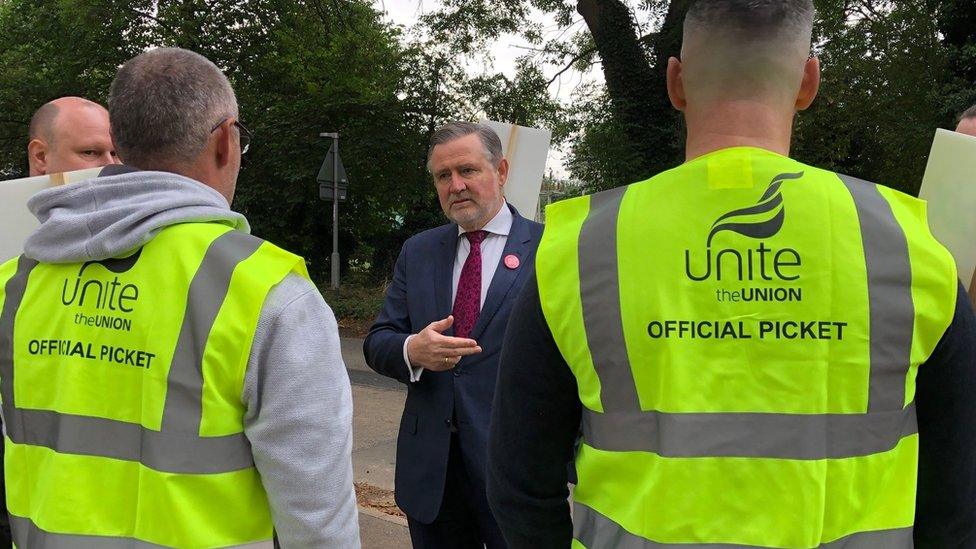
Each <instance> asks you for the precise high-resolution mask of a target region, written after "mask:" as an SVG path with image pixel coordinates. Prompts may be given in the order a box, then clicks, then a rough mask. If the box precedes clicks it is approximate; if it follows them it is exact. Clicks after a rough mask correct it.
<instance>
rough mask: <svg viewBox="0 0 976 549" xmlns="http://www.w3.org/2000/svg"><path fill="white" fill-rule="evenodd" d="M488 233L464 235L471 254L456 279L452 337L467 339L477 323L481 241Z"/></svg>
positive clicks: (479, 296)
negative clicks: (468, 243) (469, 245)
mask: <svg viewBox="0 0 976 549" xmlns="http://www.w3.org/2000/svg"><path fill="white" fill-rule="evenodd" d="M487 234H488V233H487V232H485V231H471V232H468V233H464V236H465V237H467V239H468V242H470V243H471V252H469V253H468V258H467V259H466V260H464V267H462V268H461V277H460V278H458V283H457V294H456V295H455V296H454V311H453V314H454V335H455V336H456V337H468V336H469V335H471V330H473V329H474V325H475V323H476V322H478V314H479V313H481V241H482V240H484V239H485V236H486V235H487Z"/></svg>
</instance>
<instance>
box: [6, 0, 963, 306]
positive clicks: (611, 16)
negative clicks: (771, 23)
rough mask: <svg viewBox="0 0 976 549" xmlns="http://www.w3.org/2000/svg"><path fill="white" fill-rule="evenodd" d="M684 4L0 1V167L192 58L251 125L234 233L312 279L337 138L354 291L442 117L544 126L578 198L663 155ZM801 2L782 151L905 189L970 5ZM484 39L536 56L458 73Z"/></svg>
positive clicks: (385, 247) (390, 232) (668, 153)
mask: <svg viewBox="0 0 976 549" xmlns="http://www.w3.org/2000/svg"><path fill="white" fill-rule="evenodd" d="M688 2H689V0H497V1H489V0H443V1H442V2H441V3H440V4H439V7H438V8H437V9H435V10H432V11H429V12H427V14H426V15H425V16H424V17H423V18H422V20H421V21H419V22H418V24H417V25H415V26H414V27H412V28H409V29H403V28H400V27H397V26H394V25H391V24H389V23H387V22H385V21H384V20H383V19H382V18H381V17H380V16H379V14H378V13H377V12H376V11H375V9H374V2H372V1H370V0H343V1H341V2H337V1H333V0H135V1H124V2H123V1H122V0H84V1H83V0H0V179H6V178H9V177H16V176H20V175H24V174H25V171H26V160H25V158H24V157H25V156H26V154H25V145H26V130H27V123H28V121H29V119H30V116H31V114H32V113H33V111H34V110H35V109H36V108H37V107H38V106H40V105H41V104H42V103H44V102H46V101H48V100H50V99H53V98H55V97H59V96H63V95H82V96H86V97H89V98H91V99H94V100H99V101H104V100H105V98H106V95H107V93H108V86H109V83H110V82H111V80H112V78H113V76H114V73H115V71H116V69H117V67H118V66H119V65H120V64H121V63H123V62H125V61H126V60H127V59H129V58H131V57H132V56H133V55H135V54H137V53H138V52H140V51H143V50H145V49H146V48H149V47H154V46H166V45H175V46H181V47H186V48H189V49H193V50H195V51H198V52H200V53H202V54H204V55H206V56H207V57H208V58H210V59H212V60H213V61H214V62H215V63H217V64H218V66H220V67H221V68H222V69H224V70H225V71H226V72H227V74H228V76H229V77H230V78H231V80H232V82H233V84H234V86H235V89H236V91H237V94H238V99H239V102H240V106H241V116H242V120H243V122H244V123H245V124H246V125H248V126H249V127H250V128H252V130H253V131H254V133H255V138H254V140H253V142H252V147H251V151H250V152H249V153H248V155H247V157H246V158H245V160H244V165H243V167H242V171H241V175H240V179H239V184H238V193H237V198H236V202H235V208H236V209H239V210H241V211H243V212H244V213H245V214H246V215H247V216H248V218H249V219H250V221H251V223H252V225H253V227H254V232H255V233H256V234H258V235H260V236H262V237H265V238H268V239H269V240H272V241H274V242H276V243H279V244H281V245H283V246H285V247H287V248H289V249H291V250H294V251H295V252H297V253H301V254H303V255H304V256H305V257H307V258H308V259H309V262H310V267H311V270H312V272H313V274H314V276H316V278H317V279H319V280H324V279H325V278H326V273H328V271H329V270H330V268H329V264H328V261H329V259H328V258H329V254H330V253H331V240H332V234H331V231H332V224H331V219H332V209H331V204H330V203H327V202H323V201H321V200H319V199H318V184H317V183H316V182H315V175H316V173H317V172H318V168H319V166H320V164H321V162H322V161H323V159H324V157H325V153H326V151H327V150H328V147H329V141H328V140H325V139H322V138H319V137H318V134H319V133H320V132H325V131H338V132H340V134H341V141H340V153H341V156H342V159H343V162H344V164H345V167H346V171H347V172H348V174H349V177H350V187H349V200H348V202H344V203H342V204H341V205H340V234H339V241H340V251H341V254H342V257H343V259H344V261H343V270H344V272H345V273H346V275H352V277H353V279H355V281H356V283H355V284H354V286H358V287H362V288H373V289H374V290H375V289H376V288H377V287H378V286H379V285H380V284H381V281H382V280H383V279H385V278H386V277H388V275H389V273H390V272H391V267H392V264H393V262H394V261H395V259H396V256H397V254H398V253H399V249H400V246H401V244H402V242H403V241H404V240H405V239H406V238H407V237H409V236H410V235H412V234H415V233H417V232H419V231H421V230H424V229H427V228H430V227H433V226H436V225H438V224H440V223H442V222H443V214H442V213H441V211H440V207H439V205H438V203H437V198H436V196H435V194H434V191H433V186H432V185H431V183H430V179H429V175H428V174H427V172H426V167H425V161H426V153H427V142H428V138H429V136H430V134H431V132H433V131H434V129H435V128H436V127H437V126H438V125H440V124H442V123H444V122H445V121H448V120H452V119H468V120H471V119H477V118H479V117H481V116H487V117H488V118H492V119H496V120H503V121H508V122H516V123H519V124H523V125H530V126H541V127H547V128H549V129H551V130H552V131H553V134H554V141H555V142H556V143H557V144H566V145H567V147H566V149H567V151H568V153H569V154H568V158H567V167H568V169H569V170H570V173H571V175H572V178H573V179H575V180H578V181H580V182H581V183H582V187H581V189H583V190H586V191H588V192H589V191H595V190H600V189H606V188H611V187H614V186H617V185H623V184H627V183H632V182H634V181H637V180H640V179H643V178H646V177H648V176H650V175H653V174H654V173H657V172H658V171H661V170H663V169H666V168H668V167H671V166H673V165H675V164H676V163H678V162H680V161H681V156H680V151H681V142H682V140H683V136H682V134H681V132H682V130H681V124H680V118H679V116H678V115H677V113H675V112H674V111H673V110H672V109H671V108H670V106H669V104H668V100H667V95H666V90H665V88H664V84H663V83H664V66H665V63H666V59H667V57H668V56H670V55H676V54H677V53H678V48H679V46H680V27H681V21H682V18H683V14H684V11H685V10H686V9H687V6H688ZM816 3H817V8H818V11H819V19H818V22H817V27H816V39H815V40H816V53H817V54H818V55H819V56H820V58H821V60H822V62H823V85H822V87H821V94H820V97H819V98H818V100H817V101H816V102H815V103H814V106H813V108H811V109H810V110H809V111H807V112H804V113H801V114H800V115H799V117H798V122H797V127H796V136H795V137H796V139H795V144H794V155H795V156H796V157H797V158H798V159H800V160H803V161H806V162H809V163H812V164H815V165H819V166H822V167H824V168H828V169H833V170H837V171H842V172H846V173H849V174H851V175H856V176H859V177H864V178H866V179H871V180H875V181H878V182H881V183H884V184H888V185H891V186H894V187H896V188H899V189H902V190H905V191H908V192H915V191H916V190H917V186H918V183H919V181H920V180H921V174H922V171H923V170H924V166H925V161H926V156H927V152H928V147H929V144H930V143H931V136H932V132H933V131H934V129H935V128H936V127H939V126H942V127H951V125H952V124H954V122H955V120H954V118H955V116H956V115H957V114H958V113H959V112H961V111H962V110H963V109H965V108H966V107H968V106H970V105H971V104H972V103H974V102H976V86H973V81H974V80H976V3H974V2H971V1H969V0H858V1H857V2H849V1H845V0H816ZM540 14H544V15H545V16H546V17H548V21H549V22H550V23H553V22H554V23H553V24H548V23H547V24H543V23H541V22H540V21H541V19H540V17H539V16H540ZM580 15H582V16H583V19H580ZM547 25H548V26H547ZM553 25H555V27H554V26H553ZM554 28H555V30H554ZM504 34H516V35H520V36H522V37H523V38H525V39H528V40H529V41H530V43H532V44H533V45H534V46H537V48H536V51H531V50H529V51H530V53H528V54H527V55H525V56H524V57H522V58H521V59H520V60H519V62H518V65H517V67H516V71H515V73H514V74H509V75H505V74H499V73H495V72H494V71H493V70H489V71H488V72H486V73H485V74H474V73H473V70H472V66H474V65H479V64H482V63H485V62H488V63H486V66H489V67H490V66H491V65H490V59H487V55H488V54H487V53H486V52H487V51H488V48H487V46H488V45H489V44H490V43H491V42H492V41H493V40H494V39H496V38H498V37H499V36H501V35H504ZM594 64H599V65H600V66H601V68H602V70H603V72H604V75H605V76H606V82H607V83H606V85H590V86H584V87H581V88H580V89H578V90H577V91H576V93H575V94H574V100H573V102H572V104H570V105H566V104H561V103H560V102H559V101H557V100H555V99H554V98H553V92H554V91H555V82H556V81H557V80H558V77H559V74H560V72H559V71H562V70H564V69H565V70H568V69H569V68H575V69H577V70H586V69H588V68H589V67H591V66H593V65H594ZM554 73H555V77H554V76H553V74H554ZM573 192H577V191H576V189H575V188H574V189H573ZM557 194H558V193H557ZM563 194H565V193H563ZM350 261H353V262H355V265H358V267H357V268H356V269H352V270H350V269H348V268H347V267H346V265H348V264H349V262H350ZM364 266H366V267H364ZM374 293H377V292H374ZM337 299H339V300H345V299H346V298H345V297H343V295H342V294H340V296H337ZM370 299H371V298H370ZM370 299H367V298H366V297H363V296H358V297H355V298H353V299H350V300H349V301H348V306H349V314H359V313H356V312H355V311H354V310H353V308H354V306H357V305H356V304H357V303H358V304H360V305H362V307H365V308H369V309H370V314H369V315H365V313H364V315H363V316H371V315H372V314H373V313H375V305H376V303H375V300H374V301H370ZM357 300H358V301H357ZM343 302H345V301H343ZM339 307H346V305H340V306H339ZM342 310H346V309H342ZM361 312H363V311H361Z"/></svg>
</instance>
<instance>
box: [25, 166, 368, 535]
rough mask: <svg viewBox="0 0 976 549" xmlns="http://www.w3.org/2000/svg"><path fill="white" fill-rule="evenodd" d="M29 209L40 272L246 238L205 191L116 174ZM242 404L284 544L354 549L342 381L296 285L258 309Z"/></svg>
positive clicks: (29, 250)
mask: <svg viewBox="0 0 976 549" xmlns="http://www.w3.org/2000/svg"><path fill="white" fill-rule="evenodd" d="M28 207H29V208H30V209H31V211H32V212H33V213H34V215H35V216H36V217H37V219H38V220H40V222H41V226H40V228H39V229H38V230H37V231H36V232H35V233H34V234H32V235H31V236H30V238H29V239H28V240H27V243H26V245H25V253H26V255H27V256H28V257H31V258H34V259H37V260H38V261H41V262H45V263H78V262H84V261H90V260H101V259H106V258H110V257H117V256H120V255H124V254H125V253H126V252H129V251H131V250H134V249H136V248H138V247H139V246H142V245H143V244H145V243H146V242H148V241H150V240H152V238H153V237H154V236H155V235H156V233H158V232H159V231H160V230H161V229H163V228H165V227H168V226H170V225H174V224H177V223H183V222H188V221H217V222H220V223H225V224H227V225H228V226H231V227H233V228H235V229H237V230H240V231H245V232H249V231H250V226H249V225H248V222H247V220H246V219H245V218H244V216H243V215H241V214H239V213H236V212H232V211H231V210H230V208H229V207H228V204H227V201H226V200H225V199H224V197H223V196H221V195H220V194H219V193H218V192H217V191H215V190H213V189H211V188H210V187H207V186H205V185H203V184H201V183H198V182H196V181H194V180H192V179H188V178H185V177H182V176H178V175H175V174H171V173H165V172H149V171H145V172H142V171H135V170H132V169H129V168H124V167H121V166H110V167H107V168H105V169H104V170H103V171H102V176H101V177H98V178H96V179H92V180H89V181H83V182H80V183H76V184H73V185H68V186H63V187H57V188H53V189H49V190H45V191H43V192H41V193H38V194H37V195H36V196H34V197H33V198H32V199H31V200H30V202H29V203H28ZM241 401H242V402H243V404H244V406H245V408H246V410H247V412H246V413H245V416H244V433H245V435H246V436H247V438H248V439H249V440H250V442H251V449H252V452H253V453H254V463H255V465H256V466H257V469H258V471H259V472H260V474H261V481H262V483H263V484H264V487H265V490H266V491H267V493H268V500H269V501H270V503H271V513H272V516H273V518H274V524H275V530H276V532H277V535H278V540H279V542H280V544H281V546H282V547H284V548H287V549H290V548H293V547H294V548H316V549H319V548H325V547H342V548H345V547H353V548H355V547H359V524H358V522H359V521H358V512H357V509H356V498H355V493H354V491H353V480H352V460H351V452H352V392H351V389H350V386H349V376H348V374H347V373H346V369H345V366H344V364H343V362H342V356H341V354H340V350H339V333H338V327H337V325H336V320H335V316H333V314H332V310H331V309H329V306H328V305H326V303H325V301H324V300H323V299H322V296H321V294H319V292H318V290H317V289H316V288H315V286H314V285H313V284H312V283H310V282H308V281H307V280H305V279H304V278H302V277H300V276H297V275H289V276H288V277H287V278H285V280H283V281H282V282H280V283H279V284H278V285H277V286H275V287H274V288H273V289H272V290H271V292H270V293H269V294H268V297H267V299H266V300H265V303H264V308H263V309H262V311H261V316H260V319H259V321H258V326H257V331H256V333H255V335H254V342H253V346H252V350H251V356H250V359H249V361H248V368H247V373H246V376H245V379H244V391H243V394H241Z"/></svg>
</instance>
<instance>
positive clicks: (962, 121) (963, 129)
mask: <svg viewBox="0 0 976 549" xmlns="http://www.w3.org/2000/svg"><path fill="white" fill-rule="evenodd" d="M956 131H957V132H959V133H964V134H966V135H971V136H973V137H976V105H973V106H972V107H969V108H968V109H966V111H965V112H963V113H962V114H961V115H960V116H959V124H957V125H956Z"/></svg>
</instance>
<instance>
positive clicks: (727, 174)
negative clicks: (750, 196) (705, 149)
mask: <svg viewBox="0 0 976 549" xmlns="http://www.w3.org/2000/svg"><path fill="white" fill-rule="evenodd" d="M706 164H707V166H708V188H709V189H715V190H717V189H751V188H753V187H754V186H755V185H756V182H755V180H754V178H753V176H752V156H751V155H748V154H742V155H718V156H711V157H709V158H707V159H706Z"/></svg>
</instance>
